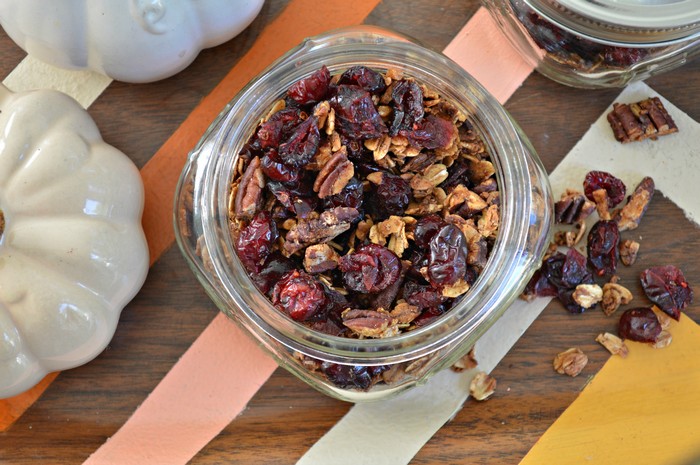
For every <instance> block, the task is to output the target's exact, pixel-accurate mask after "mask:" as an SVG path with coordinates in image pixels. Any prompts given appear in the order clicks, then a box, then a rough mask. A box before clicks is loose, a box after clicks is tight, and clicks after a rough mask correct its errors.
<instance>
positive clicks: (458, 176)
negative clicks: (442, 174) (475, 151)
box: [440, 158, 471, 192]
mask: <svg viewBox="0 0 700 465" xmlns="http://www.w3.org/2000/svg"><path fill="white" fill-rule="evenodd" d="M468 172H469V165H468V164H467V162H466V161H465V160H464V159H463V158H458V159H457V160H455V162H454V163H452V166H450V167H449V168H447V179H445V180H444V181H443V182H442V184H440V187H441V188H443V189H444V190H445V191H446V192H450V190H452V188H454V187H457V186H458V185H459V184H464V186H465V187H471V183H470V182H469V178H467V173H468Z"/></svg>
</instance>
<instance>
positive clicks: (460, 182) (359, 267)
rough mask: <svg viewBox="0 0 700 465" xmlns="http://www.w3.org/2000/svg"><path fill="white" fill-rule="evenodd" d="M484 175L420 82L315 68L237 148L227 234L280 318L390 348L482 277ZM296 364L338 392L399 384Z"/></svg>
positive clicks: (483, 154)
mask: <svg viewBox="0 0 700 465" xmlns="http://www.w3.org/2000/svg"><path fill="white" fill-rule="evenodd" d="M495 172H496V170H495V168H494V165H493V164H492V162H491V160H490V156H489V153H488V152H487V150H486V146H485V144H484V143H483V141H482V140H481V139H480V138H479V136H478V135H477V134H476V132H475V131H474V130H473V128H472V126H471V125H470V123H469V122H468V120H467V117H466V115H464V114H463V113H462V112H461V111H459V110H458V109H457V107H456V106H455V105H454V104H453V103H452V102H450V101H448V100H446V99H444V98H443V97H442V96H441V95H439V94H438V93H437V92H435V91H434V90H432V89H430V88H429V87H427V86H426V85H425V84H424V83H421V82H417V81H416V80H415V79H413V78H411V77H409V76H402V75H401V73H399V72H397V71H395V70H388V71H384V72H380V71H377V70H373V69H370V68H367V67H363V66H356V67H352V68H349V69H347V70H345V71H344V72H342V73H339V74H336V75H331V73H330V72H329V70H328V69H327V68H326V67H322V68H321V69H320V70H318V71H316V72H315V73H313V74H312V75H311V76H309V77H307V78H304V79H301V80H300V81H298V82H296V83H294V84H293V85H292V86H291V87H290V88H289V89H288V91H287V94H286V95H285V96H284V97H283V98H281V99H280V100H279V101H278V102H276V103H275V104H274V106H273V107H272V108H271V109H270V111H269V113H268V114H267V115H266V116H265V117H264V118H263V119H262V120H261V121H260V123H259V124H258V126H257V128H256V129H255V131H254V132H253V134H252V135H251V137H250V139H249V140H248V141H247V143H246V144H245V147H244V149H243V150H242V152H241V153H240V157H239V162H238V166H237V169H236V173H235V176H234V179H232V182H231V185H232V188H231V196H230V212H229V215H230V231H231V234H232V237H233V239H234V243H235V246H236V251H237V253H238V257H239V258H240V260H241V262H242V264H243V265H244V266H245V268H246V269H247V271H248V272H249V273H250V276H251V278H252V279H253V281H254V282H255V284H256V285H257V286H258V288H259V289H260V291H261V292H263V293H264V294H265V295H267V296H268V298H269V299H270V301H271V302H272V304H273V305H274V306H275V307H276V308H277V309H279V310H280V311H281V312H283V313H284V314H286V315H288V316H289V317H290V318H292V319H293V320H295V321H297V322H299V323H301V324H304V325H306V326H308V327H309V328H312V329H314V330H317V331H320V332H323V333H327V334H331V335H335V336H342V337H350V338H383V337H389V336H393V335H397V334H399V333H401V332H405V331H410V330H412V329H413V328H417V327H421V326H425V325H427V324H429V323H430V322H432V321H434V320H435V319H437V318H439V317H440V316H441V315H442V314H443V313H445V312H447V311H448V310H449V309H450V308H451V307H452V306H453V304H454V303H455V302H456V300H457V298H459V297H460V296H462V295H463V294H465V293H466V292H468V290H469V289H470V287H471V286H472V284H473V283H474V281H475V280H476V279H477V277H478V276H479V275H480V273H481V272H482V270H483V268H484V266H485V265H486V262H487V259H488V257H489V255H490V251H491V248H492V245H493V242H494V240H495V238H496V236H497V234H498V229H499V223H500V195H499V189H498V183H497V180H496V176H495ZM301 358H302V359H303V357H301ZM303 363H304V364H305V366H308V368H309V369H312V370H320V371H322V372H323V374H324V375H325V376H326V377H327V378H328V379H330V380H331V381H333V382H334V383H335V384H336V385H338V386H342V387H352V388H359V389H367V388H369V387H370V386H371V385H373V384H374V383H376V382H382V381H383V382H389V381H388V379H389V378H391V379H392V380H395V379H396V376H397V374H396V372H395V371H396V370H395V369H394V370H390V369H389V368H388V367H345V366H338V365H333V364H320V363H315V362H314V361H309V360H305V361H304V362H303ZM414 364H415V362H414ZM394 368H395V367H394ZM390 372H391V373H390Z"/></svg>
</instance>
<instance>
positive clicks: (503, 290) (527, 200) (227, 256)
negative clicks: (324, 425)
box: [196, 26, 551, 365]
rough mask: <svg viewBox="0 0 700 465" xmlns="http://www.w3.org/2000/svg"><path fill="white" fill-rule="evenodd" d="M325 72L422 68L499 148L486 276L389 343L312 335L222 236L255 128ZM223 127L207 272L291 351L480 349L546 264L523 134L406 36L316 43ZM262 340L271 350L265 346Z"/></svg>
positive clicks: (265, 77) (282, 65) (475, 88)
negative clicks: (533, 223)
mask: <svg viewBox="0 0 700 465" xmlns="http://www.w3.org/2000/svg"><path fill="white" fill-rule="evenodd" d="M378 56H380V58H378ZM389 57H391V58H389ZM372 60H374V61H372ZM392 60H393V61H392ZM368 61H369V63H368ZM321 64H325V65H327V66H328V68H329V69H330V70H331V71H332V72H333V70H334V69H336V70H337V69H345V68H347V67H350V66H353V65H356V64H366V65H367V66H373V65H374V66H377V67H380V66H381V65H382V64H384V65H385V66H393V65H397V66H398V65H400V66H402V67H403V68H404V70H405V71H406V74H408V75H413V74H414V72H417V71H418V70H419V69H421V70H423V71H424V72H425V73H426V76H430V78H431V79H436V80H438V81H439V82H440V86H439V87H437V90H438V91H441V93H442V91H445V89H446V88H447V87H446V86H448V85H450V86H453V87H454V86H456V87H455V88H456V89H458V91H459V95H461V96H462V98H463V99H464V101H462V102H455V103H458V104H460V106H461V105H467V104H472V105H473V107H474V108H470V112H469V113H470V114H471V110H473V111H475V113H474V114H471V118H470V122H473V123H474V124H475V126H477V127H478V132H479V133H480V135H481V136H482V137H484V136H485V135H487V136H489V138H490V139H489V142H488V144H487V145H489V144H490V146H489V149H490V151H491V156H492V160H493V162H494V166H495V167H496V169H497V172H498V176H499V183H501V184H500V189H501V192H502V196H501V198H502V207H501V230H500V232H499V234H498V237H497V239H496V242H495V245H494V247H493V252H492V255H491V257H490V258H489V261H488V263H487V265H486V268H485V270H484V272H483V273H482V275H481V276H480V277H479V279H478V280H477V281H476V283H475V284H474V286H473V287H472V289H471V290H470V291H469V292H468V293H467V294H466V295H465V296H464V297H463V298H462V299H461V300H460V301H459V302H457V303H456V304H455V305H454V306H453V307H452V308H451V309H450V310H449V311H448V312H447V313H446V314H445V315H443V316H442V317H441V318H439V319H438V320H437V321H436V322H434V323H432V324H431V325H428V326H426V327H423V328H418V329H416V330H413V331H410V332H407V333H403V334H400V335H398V336H394V337H390V338H385V339H363V340H358V339H351V338H342V337H337V336H329V335H327V334H324V333H321V332H318V331H315V330H312V329H310V328H307V327H305V326H303V325H302V324H300V323H298V322H295V321H293V320H291V319H290V318H288V317H287V316H286V315H284V314H283V313H282V312H280V311H279V310H277V309H276V308H275V307H274V306H272V304H271V302H269V300H268V299H267V297H265V296H264V295H263V294H262V293H261V292H260V291H258V289H257V288H256V287H255V286H254V285H253V282H252V280H251V279H250V277H249V276H248V273H247V272H246V271H245V268H244V267H243V265H242V264H241V262H240V260H239V259H238V257H237V255H236V253H235V251H234V246H233V243H232V239H231V237H230V234H227V233H224V234H222V233H221V232H222V231H224V232H227V231H228V225H227V222H228V214H227V213H228V195H229V192H228V191H229V190H230V175H231V173H232V172H233V171H232V169H233V167H234V166H235V163H236V160H237V156H238V155H237V154H238V153H239V152H240V149H241V147H242V145H243V144H244V143H245V141H246V140H247V139H248V137H249V135H250V133H251V132H252V130H253V129H254V127H255V126H254V124H253V126H251V123H253V122H255V123H257V122H258V121H259V119H260V116H261V115H264V114H265V113H266V112H267V110H268V108H269V106H271V104H272V102H273V101H274V100H273V99H278V98H279V96H280V95H282V92H279V90H281V89H284V90H286V88H287V87H288V86H289V85H290V84H292V83H293V82H295V81H296V80H298V79H299V78H301V77H304V76H306V75H309V74H311V73H312V72H313V71H315V70H316V69H318V67H320V66H321ZM409 70H411V71H413V72H411V71H409ZM414 77H416V76H414ZM430 84H433V83H430ZM452 92H453V93H454V92H456V91H454V90H453V91H452ZM273 94H274V95H273ZM455 98H457V95H455ZM251 102H254V104H252V103H251ZM268 104H269V105H268ZM251 109H253V111H251ZM463 109H464V108H463ZM472 119H473V121H472ZM214 127H215V129H210V130H211V131H213V133H212V134H209V133H208V134H209V135H210V136H214V141H213V142H212V141H211V138H207V136H206V135H205V137H204V139H207V142H206V143H202V142H200V148H201V147H204V146H208V147H209V150H211V151H212V153H213V154H215V156H213V157H210V159H209V161H208V162H207V163H206V166H205V167H204V173H203V174H202V175H201V180H200V181H198V183H199V184H201V192H200V193H198V194H196V195H197V196H198V197H200V201H199V202H200V203H201V208H202V211H203V212H204V213H205V215H204V216H203V220H202V223H203V224H202V228H203V237H204V241H205V244H206V248H207V250H208V251H209V255H210V264H211V266H212V268H213V273H212V272H211V270H202V269H200V270H199V271H200V272H201V273H205V274H211V275H212V277H213V278H214V279H216V280H217V281H218V282H217V283H211V285H209V286H205V288H206V289H207V291H209V292H210V294H211V293H212V292H214V293H218V298H216V297H215V300H217V303H220V302H222V301H228V300H231V301H233V302H234V304H235V306H236V309H237V310H239V311H240V312H242V313H243V315H244V317H245V318H246V319H247V323H250V324H252V325H254V326H255V327H257V329H259V330H261V331H263V332H264V333H266V334H267V335H268V336H270V337H271V338H273V339H274V340H275V341H277V342H279V343H282V344H284V345H285V346H287V347H288V348H289V349H291V350H294V351H298V352H301V353H303V354H305V355H307V356H310V357H314V358H318V359H322V360H327V361H331V362H335V363H343V364H364V365H382V364H389V363H395V362H398V361H404V360H407V359H415V358H418V357H421V356H424V355H429V354H431V353H433V352H435V351H437V350H439V349H441V348H443V347H445V346H447V345H449V344H455V343H461V342H464V341H465V340H466V341H469V340H471V341H472V343H473V342H474V341H475V339H476V338H477V337H478V336H480V335H481V333H483V332H484V331H485V330H486V329H487V328H488V326H490V324H491V323H493V322H494V321H495V320H496V318H497V317H498V316H500V314H501V313H502V312H503V311H504V310H505V308H506V307H507V305H508V304H509V303H510V302H512V301H513V300H514V299H515V298H516V297H517V295H518V294H519V292H520V291H521V289H522V286H524V284H525V283H526V282H527V279H528V278H529V274H528V270H530V269H531V268H532V262H533V261H539V260H540V259H541V253H543V252H544V247H543V248H542V251H541V253H540V254H539V256H538V257H524V256H522V255H521V254H519V253H518V251H520V250H522V249H523V248H524V247H525V245H524V243H525V241H526V240H527V233H528V228H529V226H530V218H529V217H528V216H529V215H523V214H522V213H523V212H529V209H528V208H529V206H530V205H531V204H532V202H533V199H532V198H531V195H532V186H531V185H530V183H531V179H530V177H529V176H530V174H529V168H530V167H528V165H527V157H528V155H529V154H530V152H529V151H528V148H527V147H525V146H524V145H523V143H522V140H521V137H522V135H521V132H520V130H519V129H518V128H517V126H515V124H514V123H513V122H512V120H511V119H510V117H509V116H508V114H507V112H506V111H505V109H503V107H502V106H501V105H500V104H499V103H498V102H497V101H496V100H495V98H494V97H492V96H491V95H490V94H489V93H488V92H487V91H486V90H485V89H484V88H483V87H482V86H481V85H480V84H479V83H478V82H477V81H476V80H475V79H474V78H473V77H471V76H470V75H469V74H468V73H466V71H464V70H463V69H462V68H461V67H460V66H459V65H457V64H456V63H454V62H453V61H452V60H450V59H449V58H447V57H446V56H444V55H442V54H440V53H438V52H434V51H432V50H430V49H427V48H425V47H422V46H420V45H418V44H416V43H415V42H412V41H411V40H409V39H408V38H407V37H405V36H402V35H400V34H397V33H394V32H392V31H388V30H385V29H382V28H377V27H373V26H356V27H351V28H343V29H340V30H333V31H329V32H328V33H325V34H321V35H319V36H315V37H312V38H309V39H307V40H306V41H304V42H303V43H302V44H300V45H299V46H298V47H297V48H295V49H293V50H292V51H290V52H289V53H288V54H286V55H285V56H283V57H282V58H280V59H279V60H277V61H276V62H275V63H273V64H272V65H271V66H270V67H268V68H267V69H266V70H265V71H264V72H263V73H261V74H260V75H259V76H258V77H257V78H255V79H254V80H253V81H251V82H250V83H249V84H248V85H247V86H246V87H245V88H244V89H243V90H242V91H241V92H239V94H238V95H237V96H236V97H234V99H233V100H232V101H231V103H230V104H229V105H228V106H227V108H226V109H225V110H224V112H222V115H220V117H219V118H218V119H217V120H216V121H215V122H214V123H213V124H212V128H214ZM496 136H497V137H496ZM204 139H203V140H204ZM530 150H531V148H530ZM536 162H537V163H539V161H538V160H536ZM545 190H546V191H547V192H544V193H543V195H544V196H545V197H546V198H551V194H549V186H548V184H547V185H546V187H545ZM545 213H546V215H545V216H546V218H545V219H544V221H547V222H548V223H551V212H545ZM523 216H524V217H523ZM548 233H549V229H548ZM505 238H508V240H505ZM531 271H534V270H531ZM531 271H530V273H531ZM209 279H211V278H209ZM219 286H223V290H221V289H218V287H219ZM219 306H220V307H222V305H219ZM223 309H224V308H222V310H223ZM225 313H228V312H226V311H225ZM229 316H231V315H229ZM238 318H240V316H239V317H238ZM258 339H259V340H260V342H262V343H263V344H266V342H265V341H264V340H263V339H262V338H260V337H258Z"/></svg>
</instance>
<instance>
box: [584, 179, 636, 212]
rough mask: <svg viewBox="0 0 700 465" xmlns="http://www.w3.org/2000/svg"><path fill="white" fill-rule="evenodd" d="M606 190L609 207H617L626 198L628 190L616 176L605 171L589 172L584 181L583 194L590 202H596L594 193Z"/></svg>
mask: <svg viewBox="0 0 700 465" xmlns="http://www.w3.org/2000/svg"><path fill="white" fill-rule="evenodd" d="M598 189H605V192H607V193H608V207H609V208H612V207H615V206H617V205H618V204H619V203H620V202H622V201H623V200H624V198H625V193H626V192H627V188H626V187H625V184H624V183H623V182H622V181H621V180H620V179H618V178H616V177H615V176H613V175H612V174H610V173H606V172H605V171H589V172H588V174H586V178H585V179H584V181H583V192H584V193H585V194H586V197H587V198H588V199H589V200H592V201H595V198H593V192H595V191H597V190H598Z"/></svg>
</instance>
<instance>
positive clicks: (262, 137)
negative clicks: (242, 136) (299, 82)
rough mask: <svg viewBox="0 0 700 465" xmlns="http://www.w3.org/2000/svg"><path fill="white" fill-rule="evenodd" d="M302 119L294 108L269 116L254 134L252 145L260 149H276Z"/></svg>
mask: <svg viewBox="0 0 700 465" xmlns="http://www.w3.org/2000/svg"><path fill="white" fill-rule="evenodd" d="M302 121H303V118H302V116H301V112H300V111H299V110H298V109H296V108H285V109H284V110H280V111H278V112H277V113H275V114H273V115H272V116H270V118H269V119H268V120H267V121H265V122H264V123H262V124H261V125H260V127H259V128H258V130H257V131H256V133H255V137H254V140H253V143H254V144H255V145H256V146H257V147H258V148H260V149H263V150H265V149H268V148H277V147H279V145H280V144H281V143H282V141H283V140H284V139H286V138H287V137H289V136H290V134H291V133H292V131H293V130H294V128H295V127H297V126H298V125H299V124H301V122H302Z"/></svg>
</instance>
